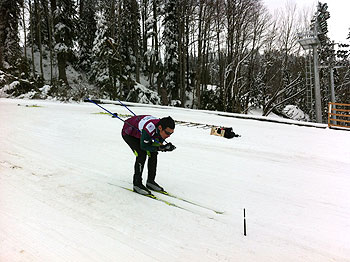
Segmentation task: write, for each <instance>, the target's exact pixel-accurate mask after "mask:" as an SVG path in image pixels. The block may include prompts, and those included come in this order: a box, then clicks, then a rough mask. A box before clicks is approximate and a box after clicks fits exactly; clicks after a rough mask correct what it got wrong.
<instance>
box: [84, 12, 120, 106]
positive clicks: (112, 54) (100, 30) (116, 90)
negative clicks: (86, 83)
mask: <svg viewBox="0 0 350 262" xmlns="http://www.w3.org/2000/svg"><path fill="white" fill-rule="evenodd" d="M96 21H97V30H96V37H95V40H94V43H93V49H92V53H93V58H92V61H93V63H92V65H91V70H90V72H89V75H90V80H91V81H93V82H94V83H95V85H96V86H97V87H98V88H99V89H100V91H101V92H102V93H103V95H104V96H108V97H109V98H111V99H115V98H117V97H120V96H122V90H121V82H122V81H123V76H122V71H121V68H122V61H121V59H120V55H119V47H118V42H116V41H114V39H113V38H111V37H110V27H109V25H110V23H109V22H108V21H107V19H106V14H105V11H99V12H97V13H96Z"/></svg>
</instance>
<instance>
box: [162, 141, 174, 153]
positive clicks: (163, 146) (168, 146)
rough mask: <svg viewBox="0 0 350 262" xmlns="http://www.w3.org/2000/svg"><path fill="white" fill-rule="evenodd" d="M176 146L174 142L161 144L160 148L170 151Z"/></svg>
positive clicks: (163, 150)
mask: <svg viewBox="0 0 350 262" xmlns="http://www.w3.org/2000/svg"><path fill="white" fill-rule="evenodd" d="M175 148H176V146H174V145H173V144H172V143H167V144H165V145H161V146H159V149H158V150H159V151H162V152H170V151H173V150H174V149H175Z"/></svg>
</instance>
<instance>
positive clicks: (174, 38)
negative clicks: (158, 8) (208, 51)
mask: <svg viewBox="0 0 350 262" xmlns="http://www.w3.org/2000/svg"><path fill="white" fill-rule="evenodd" d="M177 4H178V1H177V0H168V1H166V3H165V6H164V14H165V17H164V21H163V27H164V32H163V43H164V47H165V53H164V75H165V79H164V86H165V88H166V90H167V93H168V96H169V98H170V100H178V99H179V98H180V97H179V95H180V94H179V89H178V81H179V79H178V75H179V66H178V65H179V61H178V50H179V49H178V17H177V13H178V12H177Z"/></svg>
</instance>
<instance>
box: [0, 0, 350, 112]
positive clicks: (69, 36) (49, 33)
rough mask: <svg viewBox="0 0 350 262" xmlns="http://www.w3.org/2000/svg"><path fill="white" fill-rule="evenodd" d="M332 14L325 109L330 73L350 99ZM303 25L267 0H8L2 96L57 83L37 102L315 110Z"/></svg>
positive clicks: (4, 3) (323, 55)
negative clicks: (308, 100)
mask: <svg viewBox="0 0 350 262" xmlns="http://www.w3.org/2000/svg"><path fill="white" fill-rule="evenodd" d="M23 2H24V5H23ZM22 7H23V8H22ZM330 15H331V14H330V13H329V12H328V11H327V5H325V4H322V3H319V4H318V11H317V12H316V14H315V17H314V22H315V21H316V22H317V23H319V24H322V26H321V27H320V32H319V39H320V40H321V42H322V46H321V47H320V49H319V55H320V61H321V63H322V65H323V66H324V68H323V69H322V70H321V71H320V78H321V88H322V90H321V92H322V98H323V105H324V108H326V105H327V102H328V101H329V100H330V98H329V96H330V92H329V72H330V71H329V70H330V69H329V68H330V67H333V68H335V69H334V77H335V86H336V99H337V102H345V103H347V102H348V101H349V97H350V92H349V90H350V88H349V86H350V80H349V75H350V73H349V72H350V62H349V45H348V43H333V42H332V41H331V40H330V39H329V38H328V36H327V31H328V26H327V19H328V18H329V17H330ZM295 18H296V13H293V12H285V13H281V17H280V19H278V20H274V19H272V17H271V16H270V15H269V14H268V13H267V11H266V9H265V8H264V6H263V3H262V0H258V1H251V0H237V1H224V0H216V1H210V0H200V1H184V0H180V1H178V0H118V1H116V0H113V1H108V0H97V1H94V0H79V1H76V0H12V1H9V0H0V70H1V72H0V94H3V93H5V94H7V95H13V96H18V95H19V94H21V93H25V92H27V93H29V92H31V94H34V93H35V92H36V93H37V94H39V93H40V92H41V91H40V90H41V89H42V87H43V86H44V85H50V86H51V88H50V89H46V88H45V90H50V91H49V92H46V91H45V92H46V93H47V94H46V93H45V95H42V96H41V95H38V96H37V97H50V96H54V97H58V98H61V99H70V98H72V97H73V98H74V99H80V98H83V97H84V96H86V95H91V94H94V95H96V96H99V97H101V98H109V99H116V98H119V99H127V100H130V101H135V102H147V103H155V104H158V103H161V104H164V105H174V104H177V105H180V106H186V107H191V108H199V109H210V110H222V111H228V112H238V113H247V112H249V110H250V109H252V108H256V107H258V108H261V109H262V110H263V114H264V115H268V114H270V113H271V112H275V113H283V110H284V109H285V106H286V105H289V104H292V105H293V106H297V107H298V109H301V110H306V105H305V86H306V84H305V63H306V62H307V61H305V57H304V54H303V53H302V52H301V50H300V45H299V44H298V42H297V37H296V35H297V28H298V25H299V24H298V21H296V19H295ZM310 20H311V19H310ZM19 25H21V30H22V31H23V32H22V33H24V34H25V36H24V40H26V41H24V42H25V43H24V45H25V46H24V47H25V49H24V51H25V52H24V54H23V53H22V52H21V48H20V45H19V43H20V38H19V31H18V26H19ZM349 38H350V37H349ZM30 51H31V54H29V52H30ZM29 72H30V73H29ZM86 79H88V80H89V81H87V80H86ZM15 81H18V82H19V84H18V83H17V82H15ZM14 82H15V83H14ZM13 83H14V84H13ZM4 90H6V92H5V91H4ZM33 96H35V95H33ZM33 96H31V97H33ZM289 108H291V107H289ZM325 110H326V109H325ZM286 115H289V114H286ZM325 116H326V114H325Z"/></svg>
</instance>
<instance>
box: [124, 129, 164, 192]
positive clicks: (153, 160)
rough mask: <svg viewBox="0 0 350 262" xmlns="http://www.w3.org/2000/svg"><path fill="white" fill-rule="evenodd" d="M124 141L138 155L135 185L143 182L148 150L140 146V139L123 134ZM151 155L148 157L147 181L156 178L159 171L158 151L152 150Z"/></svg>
mask: <svg viewBox="0 0 350 262" xmlns="http://www.w3.org/2000/svg"><path fill="white" fill-rule="evenodd" d="M123 139H124V141H125V142H126V143H127V144H128V145H129V147H130V148H131V150H132V151H133V153H134V154H135V156H136V161H135V165H134V179H133V183H134V185H137V184H140V183H142V171H143V168H144V166H145V162H146V158H147V152H146V151H144V150H142V149H141V147H140V139H139V138H136V137H133V136H129V135H124V136H123ZM150 153H151V156H150V157H149V158H148V163H147V169H148V178H147V181H154V179H155V178H156V172H157V157H158V152H150Z"/></svg>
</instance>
